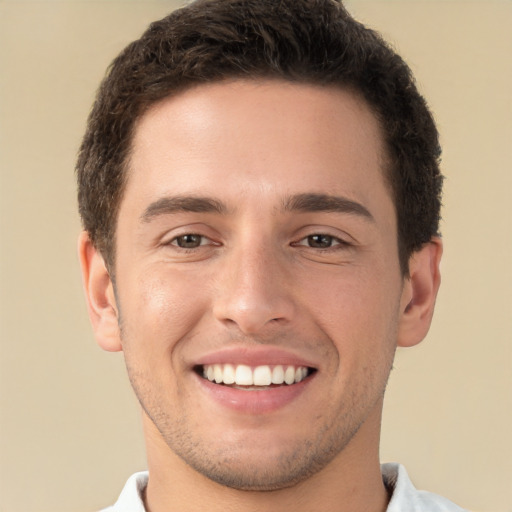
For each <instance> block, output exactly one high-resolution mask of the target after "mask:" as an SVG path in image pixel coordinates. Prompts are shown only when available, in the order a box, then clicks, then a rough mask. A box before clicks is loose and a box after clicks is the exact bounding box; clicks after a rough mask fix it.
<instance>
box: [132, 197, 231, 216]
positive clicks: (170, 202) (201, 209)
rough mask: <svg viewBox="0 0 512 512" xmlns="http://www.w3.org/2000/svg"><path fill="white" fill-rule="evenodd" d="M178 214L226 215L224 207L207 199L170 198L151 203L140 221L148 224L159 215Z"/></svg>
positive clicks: (213, 200) (215, 201)
mask: <svg viewBox="0 0 512 512" xmlns="http://www.w3.org/2000/svg"><path fill="white" fill-rule="evenodd" d="M180 212H192V213H220V214H225V213H227V208H226V206H225V205H224V204H223V203H221V202H220V201H217V200H216V199H211V198H209V197H195V196H172V197H162V198H161V199H157V200H156V201H154V202H153V203H151V204H150V205H149V206H148V207H147V208H146V209H145V210H144V212H143V213H142V215H141V220H142V221H143V222H150V221H151V220H152V219H153V218H155V217H158V216H160V215H169V214H173V213H180Z"/></svg>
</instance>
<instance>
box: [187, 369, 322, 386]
mask: <svg viewBox="0 0 512 512" xmlns="http://www.w3.org/2000/svg"><path fill="white" fill-rule="evenodd" d="M194 371H195V372H196V373H197V374H198V375H199V376H200V377H201V378H203V379H206V380H208V381H209V382H211V383H213V384H218V385H220V386H227V387H230V388H234V389H241V390H246V391H260V390H265V389H272V388H276V387H282V386H293V385H295V384H299V383H300V382H303V381H304V380H306V379H308V378H309V377H311V376H312V375H313V374H314V373H315V372H316V369H315V368H312V367H309V366H298V365H297V366H295V365H280V364H277V365H259V366H254V367H252V366H249V365H245V364H238V365H236V364H205V365H197V366H195V367H194Z"/></svg>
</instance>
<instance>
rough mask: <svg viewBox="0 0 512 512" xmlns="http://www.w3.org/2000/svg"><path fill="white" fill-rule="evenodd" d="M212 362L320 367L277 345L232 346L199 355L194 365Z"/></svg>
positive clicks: (210, 363)
mask: <svg viewBox="0 0 512 512" xmlns="http://www.w3.org/2000/svg"><path fill="white" fill-rule="evenodd" d="M212 364H232V365H238V364H244V365H247V366H264V365H268V366H276V365H288V366H305V367H309V368H315V369H317V368H318V365H317V364H315V362H314V361H311V360H310V359H307V358H304V357H302V356H300V355H298V354H294V353H293V352H290V351H288V350H284V349H282V348H277V347H269V346H261V347H250V348H248V347H244V348H242V347H230V348H225V349H221V350H217V351H214V352H211V353H208V354H205V355H203V356H201V357H199V358H198V359H197V360H196V361H195V362H194V364H193V366H204V365H212Z"/></svg>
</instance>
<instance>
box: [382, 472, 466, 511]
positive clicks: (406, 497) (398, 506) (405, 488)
mask: <svg viewBox="0 0 512 512" xmlns="http://www.w3.org/2000/svg"><path fill="white" fill-rule="evenodd" d="M381 470H382V478H383V480H384V484H385V485H386V487H387V488H388V489H389V490H390V492H391V493H392V495H391V500H390V502H389V505H388V508H387V511H386V512H405V511H407V512H466V511H465V510H464V509H463V508H461V507H459V506H457V505H455V504H454V503H452V502H451V501H449V500H447V499H446V498H443V497H442V496H439V495H437V494H434V493H431V492H427V491H420V490H417V489H416V488H415V487H414V485H413V484H412V482H411V480H410V479H409V475H408V474H407V471H406V470H405V468H404V467H403V466H401V465H400V464H396V463H389V464H382V466H381Z"/></svg>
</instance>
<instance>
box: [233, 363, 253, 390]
mask: <svg viewBox="0 0 512 512" xmlns="http://www.w3.org/2000/svg"><path fill="white" fill-rule="evenodd" d="M235 383H236V384H237V385H238V386H252V385H253V384H254V379H253V376H252V370H251V367H250V366H245V365H244V364H239V365H238V366H237V367H236V371H235Z"/></svg>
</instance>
